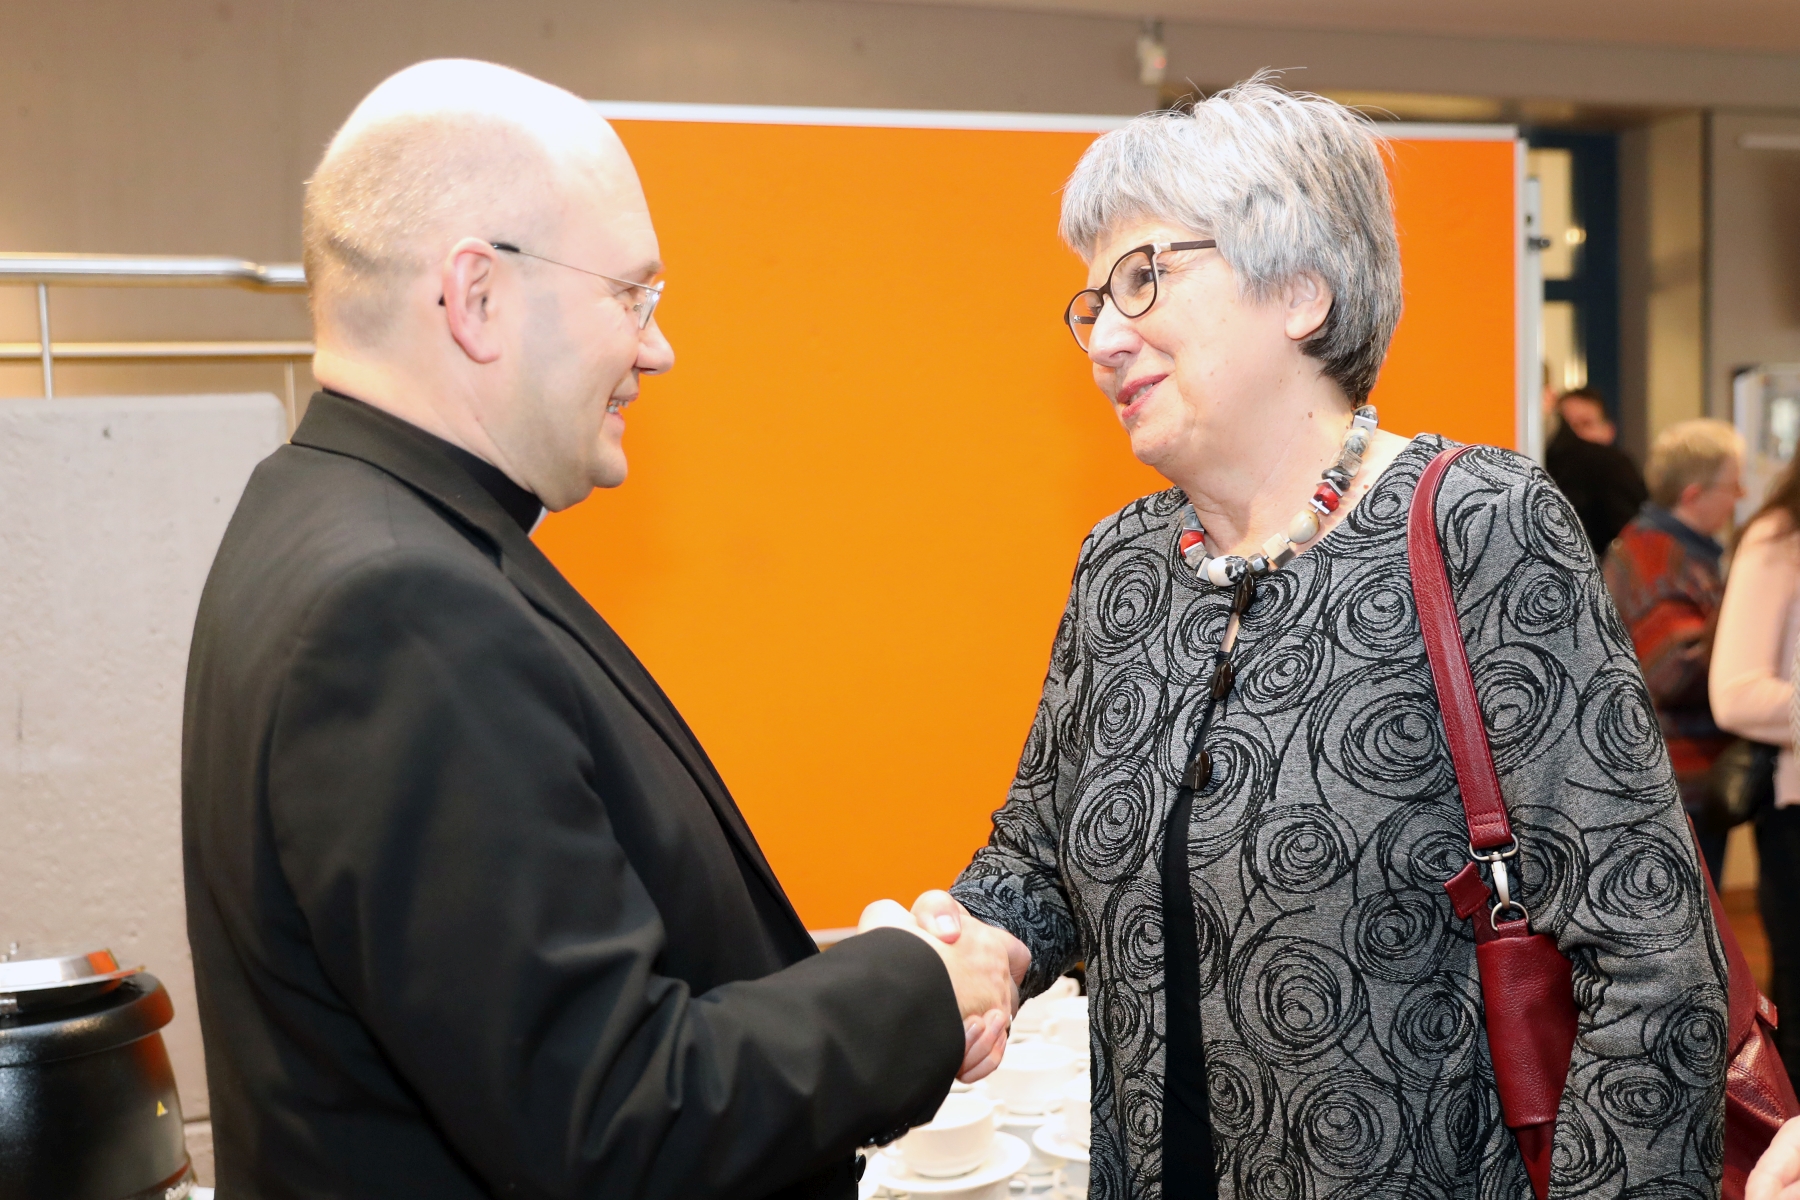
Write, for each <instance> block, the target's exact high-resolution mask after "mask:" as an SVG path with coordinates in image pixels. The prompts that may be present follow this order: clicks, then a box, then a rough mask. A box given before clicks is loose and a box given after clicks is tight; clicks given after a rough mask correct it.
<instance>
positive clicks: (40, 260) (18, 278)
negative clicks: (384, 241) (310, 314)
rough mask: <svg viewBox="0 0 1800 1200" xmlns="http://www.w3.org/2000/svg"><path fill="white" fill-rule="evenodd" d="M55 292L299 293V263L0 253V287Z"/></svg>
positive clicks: (301, 270) (302, 280) (302, 271)
mask: <svg viewBox="0 0 1800 1200" xmlns="http://www.w3.org/2000/svg"><path fill="white" fill-rule="evenodd" d="M3 284H37V285H39V286H40V287H41V286H45V285H48V284H56V285H58V286H59V287H69V286H75V287H242V288H251V289H254V290H256V291H259V292H304V291H305V290H306V270H305V268H303V267H302V266H301V265H300V264H299V263H270V264H269V265H267V266H264V265H262V264H261V263H253V262H249V261H246V260H244V259H241V258H184V257H181V256H180V255H174V254H8V253H0V285H3Z"/></svg>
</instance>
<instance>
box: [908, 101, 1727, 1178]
mask: <svg viewBox="0 0 1800 1200" xmlns="http://www.w3.org/2000/svg"><path fill="white" fill-rule="evenodd" d="M1381 156H1382V147H1381V141H1380V138H1379V137H1378V136H1377V134H1376V133H1375V132H1374V130H1373V128H1372V127H1371V125H1370V124H1369V123H1368V122H1367V121H1365V120H1364V119H1362V118H1361V117H1360V116H1358V115H1357V114H1356V113H1353V112H1351V111H1349V110H1348V109H1345V108H1343V107H1341V106H1339V105H1337V104H1335V103H1332V102H1330V101H1327V100H1324V99H1321V98H1319V97H1316V96H1306V95H1295V94H1289V93H1287V92H1284V91H1282V90H1280V89H1279V88H1277V87H1274V86H1272V85H1271V84H1270V83H1269V82H1267V80H1266V79H1265V78H1262V77H1259V78H1257V79H1253V80H1251V81H1250V82H1248V83H1246V84H1243V85H1240V86H1238V87H1235V88H1232V89H1230V90H1228V91H1225V92H1221V93H1219V94H1218V95H1216V96H1214V97H1212V98H1211V99H1209V100H1206V101H1204V102H1202V103H1200V104H1197V105H1196V106H1195V107H1194V108H1193V110H1192V111H1191V112H1174V113H1158V114H1155V115H1152V116H1146V117H1141V118H1139V119H1137V120H1134V121H1132V122H1131V123H1130V124H1129V125H1127V126H1125V127H1124V128H1122V129H1119V130H1117V131H1115V132H1113V133H1109V134H1107V135H1106V136H1104V137H1102V138H1100V139H1099V140H1098V141H1096V142H1095V144H1094V145H1093V146H1092V148H1091V149H1090V150H1089V151H1088V152H1087V154H1086V155H1085V156H1084V157H1083V158H1082V160H1081V163H1080V165H1079V166H1078V167H1077V168H1076V170H1075V174H1074V177H1073V178H1072V179H1071V180H1070V182H1069V185H1068V188H1067V190H1066V192H1065V195H1064V202H1063V223H1062V231H1063V236H1064V237H1065V238H1066V239H1067V241H1068V243H1069V244H1070V245H1071V246H1072V247H1073V248H1074V249H1075V250H1076V251H1077V252H1078V253H1079V254H1080V255H1081V256H1082V257H1083V258H1084V259H1085V260H1086V261H1087V262H1088V264H1089V274H1088V279H1089V283H1090V286H1089V287H1088V288H1087V289H1086V290H1084V291H1083V292H1081V293H1080V294H1079V295H1078V296H1076V297H1075V299H1074V301H1073V302H1072V303H1071V304H1070V306H1069V309H1068V321H1069V325H1070V328H1071V329H1072V330H1073V332H1074V334H1075V339H1076V341H1077V342H1079V344H1080V346H1081V348H1082V349H1083V350H1084V351H1085V352H1086V354H1087V356H1088V358H1089V359H1090V360H1092V363H1093V370H1094V380H1095V382H1096V383H1097V384H1098V385H1099V388H1100V390H1101V392H1103V393H1104V394H1105V396H1106V397H1107V399H1108V400H1109V401H1110V402H1111V404H1112V407H1113V411H1114V412H1115V414H1116V415H1117V416H1118V419H1119V422H1120V424H1121V425H1123V426H1124V429H1125V431H1126V434H1127V435H1128V437H1129V438H1130V442H1131V449H1132V452H1133V453H1134V454H1135V455H1136V456H1137V457H1138V458H1139V459H1141V460H1143V461H1144V462H1146V463H1148V464H1150V465H1151V466H1153V467H1155V468H1156V469H1157V470H1158V471H1159V472H1161V473H1162V475H1163V476H1165V477H1166V478H1167V479H1168V480H1169V482H1170V484H1171V485H1172V486H1171V487H1170V488H1169V489H1168V490H1167V491H1163V492H1160V493H1157V494H1155V495H1152V496H1147V497H1145V498H1143V499H1141V500H1138V501H1136V502H1134V503H1132V504H1129V505H1127V506H1126V507H1125V508H1124V509H1122V510H1121V511H1119V512H1118V513H1115V514H1114V515H1112V516H1110V517H1108V518H1106V519H1105V520H1103V521H1101V522H1100V524H1099V525H1097V526H1096V527H1095V528H1094V530H1093V532H1092V534H1090V535H1089V537H1088V538H1087V540H1086V541H1085V542H1084V543H1083V545H1082V547H1081V552H1080V556H1079V560H1078V563H1077V566H1076V569H1075V578H1074V584H1073V587H1072V589H1071V592H1070V596H1069V602H1068V607H1067V610H1066V612H1065V614H1064V616H1063V620H1062V624H1061V627H1060V629H1059V630H1058V632H1057V635H1056V640H1055V644H1054V646H1053V648H1052V651H1051V660H1050V669H1049V674H1048V677H1047V679H1046V680H1045V683H1044V690H1043V696H1042V701H1041V703H1040V705H1039V707H1038V711H1037V715H1036V718H1035V721H1034V723H1033V725H1032V728H1031V732H1030V736H1029V738H1028V740H1027V742H1026V746H1025V750H1024V754H1023V757H1022V758H1021V761H1020V764H1019V769H1018V774H1017V778H1016V779H1015V781H1014V783H1013V786H1012V790H1011V792H1010V794H1009V795H1008V797H1007V800H1006V803H1005V805H1004V807H1002V808H1001V809H1000V810H999V812H997V813H996V814H995V817H994V829H993V833H992V836H991V838H990V840H989V842H988V844H987V845H986V847H984V848H983V849H982V850H980V851H979V852H978V853H977V854H976V855H975V858H974V861H973V862H972V863H971V864H970V865H969V867H968V868H967V869H966V870H965V871H964V872H963V874H962V876H961V878H960V879H959V880H958V881H957V883H956V885H955V887H954V889H953V893H952V894H953V896H954V900H952V899H951V898H949V897H946V896H945V895H944V894H943V893H928V894H927V896H925V897H922V898H921V900H920V902H919V906H918V907H917V908H916V909H915V912H916V913H917V914H919V915H920V916H921V919H922V920H923V921H924V923H925V924H926V927H927V928H931V927H933V922H934V920H935V919H936V918H937V917H940V916H942V915H944V913H946V912H949V913H954V914H956V915H958V916H959V917H961V916H964V915H967V916H972V917H974V918H979V919H981V920H984V921H987V922H989V923H991V924H994V925H997V926H1000V927H1002V928H1004V929H1007V930H1009V931H1011V932H1012V933H1013V934H1015V935H1016V936H1018V937H1019V938H1020V939H1021V940H1023V941H1024V942H1025V943H1026V944H1027V945H1028V946H1029V947H1030V950H1031V953H1032V965H1031V970H1030V974H1029V976H1028V977H1027V980H1026V986H1025V989H1024V990H1025V992H1026V994H1027V995H1030V994H1033V993H1035V992H1038V991H1041V990H1042V989H1044V988H1045V987H1046V986H1048V984H1049V983H1050V982H1051V981H1053V980H1054V979H1056V977H1057V976H1058V975H1060V974H1061V973H1062V972H1064V971H1066V970H1067V969H1069V968H1070V966H1071V965H1073V964H1075V963H1077V962H1085V963H1086V966H1087V980H1088V986H1089V990H1090V996H1091V1005H1092V1014H1093V1020H1092V1030H1093V1034H1092V1047H1091V1049H1092V1072H1093V1114H1094V1116H1093V1119H1094V1128H1093V1152H1092V1154H1093V1159H1092V1175H1091V1178H1092V1190H1091V1195H1093V1196H1096V1197H1106V1198H1112V1197H1146V1198H1148V1197H1157V1196H1161V1197H1165V1198H1167V1200H1174V1198H1176V1197H1195V1196H1215V1195H1216V1196H1234V1197H1271V1198H1273V1197H1293V1198H1305V1200H1326V1198H1327V1197H1339V1196H1342V1197H1349V1196H1357V1197H1364V1196H1375V1195H1383V1196H1417V1197H1427V1196H1456V1197H1477V1196H1481V1197H1487V1196H1494V1197H1501V1196H1504V1197H1521V1196H1526V1195H1528V1194H1529V1191H1530V1189H1531V1187H1532V1184H1531V1182H1530V1181H1528V1178H1527V1173H1526V1169H1525V1166H1524V1162H1523V1160H1522V1157H1521V1153H1520V1151H1519V1149H1518V1148H1517V1146H1516V1145H1515V1140H1514V1137H1513V1136H1512V1134H1511V1133H1509V1131H1508V1129H1507V1128H1506V1127H1505V1126H1504V1125H1503V1124H1502V1121H1501V1111H1500V1105H1499V1101H1498V1096H1497V1094H1496V1089H1495V1082H1494V1073H1493V1068H1492V1065H1491V1056H1490V1052H1489V1046H1488V1041H1487V1038H1486V1037H1485V1035H1484V1032H1483V1029H1484V1026H1483V1006H1482V1000H1481V996H1482V993H1481V988H1480V983H1479V978H1478V974H1477V969H1476V958H1475V952H1474V944H1473V941H1472V935H1471V925H1470V922H1468V921H1466V920H1464V919H1462V918H1459V917H1458V915H1457V913H1456V910H1455V908H1454V907H1453V905H1452V902H1451V899H1450V897H1449V895H1447V894H1446V891H1445V886H1444V885H1445V882H1446V881H1447V880H1449V879H1451V877H1453V876H1457V875H1458V874H1459V871H1461V870H1462V869H1463V868H1465V867H1467V866H1468V864H1469V861H1470V855H1471V851H1470V848H1469V841H1470V835H1469V831H1468V828H1467V826H1466V824H1465V818H1464V813H1463V810H1462V808H1461V805H1460V800H1459V793H1458V790H1457V786H1456V777H1455V775H1454V773H1453V770H1452V766H1451V760H1450V758H1449V756H1448V753H1447V750H1446V742H1445V735H1444V732H1443V727H1442V724H1441V722H1440V717H1439V709H1438V702H1437V697H1436V693H1435V692H1434V689H1433V684H1432V677H1431V674H1430V672H1429V669H1428V665H1427V659H1426V650H1425V646H1424V643H1423V640H1422V635H1421V633H1420V626H1419V620H1418V615H1417V612H1416V610H1415V608H1414V603H1413V594H1412V591H1411V587H1410V579H1409V571H1408V557H1407V539H1406V515H1407V509H1408V503H1409V501H1410V500H1411V498H1412V494H1413V490H1414V487H1415V485H1416V484H1417V483H1418V481H1419V479H1420V475H1421V473H1422V471H1423V470H1424V468H1425V466H1426V464H1427V463H1429V462H1431V460H1432V459H1433V458H1434V456H1436V455H1437V454H1438V453H1439V451H1441V450H1443V449H1444V448H1445V447H1446V446H1448V445H1450V444H1451V443H1449V442H1447V441H1446V440H1445V439H1444V438H1441V437H1437V436H1434V435H1421V436H1419V437H1417V438H1414V439H1412V440H1410V441H1408V440H1405V439H1402V438H1400V437H1398V436H1395V435H1394V434H1392V433H1388V432H1386V431H1383V430H1381V429H1379V428H1378V422H1377V415H1376V412H1375V410H1374V409H1373V408H1372V407H1370V406H1369V404H1368V400H1369V392H1370V389H1371V388H1372V387H1373V386H1374V383H1375V379H1376V375H1377V373H1378V371H1379V370H1380V367H1381V363H1382V359H1383V357H1384V355H1385V353H1386V350H1387V346H1388V341H1389V338H1390V336H1391V335H1392V333H1393V330H1394V326H1395V324H1396V322H1397V321H1398V320H1399V316H1400V300H1401V286H1400V263H1399V253H1398V248H1397V243H1396V236H1395V228H1394V218H1393V213H1392V205H1391V200H1390V197H1389V191H1388V185H1387V180H1386V175H1385V172H1384V170H1383V164H1382V157H1381ZM1445 382H1446V403H1452V404H1453V403H1455V399H1454V394H1453V393H1452V392H1450V391H1449V387H1450V385H1451V384H1452V382H1453V381H1449V380H1446V381H1445ZM1437 520H1438V529H1439V533H1440V536H1441V538H1442V540H1443V543H1444V546H1445V558H1446V559H1447V560H1448V564H1449V573H1450V579H1451V583H1452V587H1453V591H1454V594H1455V599H1456V602H1457V605H1458V611H1459V613H1460V616H1461V624H1462V631H1463V634H1464V637H1465V641H1466V643H1467V648H1468V651H1469V658H1470V661H1471V665H1472V667H1473V671H1474V677H1475V680H1476V685H1477V692H1478V696H1479V700H1480V702H1481V708H1482V711H1483V714H1484V716H1485V721H1486V724H1487V728H1488V734H1489V738H1490V741H1491V744H1492V750H1493V756H1494V759H1495V765H1496V767H1497V768H1498V773H1499V778H1500V782H1501V787H1502V791H1503V793H1504V798H1505V801H1506V806H1507V808H1508V809H1509V811H1510V815H1511V820H1512V823H1513V829H1514V830H1515V831H1516V834H1517V850H1518V857H1516V858H1514V859H1512V860H1511V861H1512V863H1513V872H1514V875H1515V877H1516V876H1517V875H1518V874H1522V875H1523V883H1522V886H1518V887H1515V889H1514V891H1513V892H1512V899H1513V900H1514V901H1519V902H1522V904H1523V906H1524V907H1525V909H1526V910H1528V913H1529V922H1530V926H1531V929H1532V931H1533V932H1536V933H1547V934H1549V935H1551V936H1553V938H1554V939H1555V942H1556V944H1557V946H1558V947H1559V948H1560V949H1561V950H1562V952H1563V953H1564V954H1566V955H1567V956H1568V957H1569V958H1570V959H1571V960H1572V961H1573V964H1574V968H1573V969H1574V994H1575V1002H1576V1007H1577V1008H1578V1010H1579V1034H1578V1037H1577V1040H1576V1044H1575V1047H1574V1051H1573V1060H1572V1062H1571V1063H1570V1065H1569V1068H1568V1075H1567V1085H1566V1088H1565V1089H1564V1091H1563V1099H1562V1104H1561V1109H1560V1114H1559V1116H1558V1117H1557V1120H1556V1123H1555V1134H1554V1155H1553V1162H1554V1169H1553V1173H1552V1174H1551V1176H1550V1179H1549V1186H1550V1188H1551V1190H1552V1191H1553V1192H1554V1193H1555V1194H1557V1195H1564V1196H1575V1195H1581V1196H1595V1197H1599V1196H1624V1195H1633V1196H1652V1195H1654V1196H1658V1197H1677V1196H1696V1197H1698V1196H1704V1195H1711V1194H1716V1192H1715V1190H1714V1189H1716V1188H1717V1186H1718V1180H1719V1175H1720V1161H1721V1153H1722V1151H1721V1136H1722V1135H1721V1130H1722V1112H1723V1096H1724V1090H1723V1089H1724V1037H1725V993H1724V978H1725V975H1724V966H1723V959H1722V956H1721V951H1720V948H1719V946H1718V943H1717V939H1716V936H1715V935H1714V933H1713V932H1712V927H1711V924H1710V920H1709V918H1708V915H1707V900H1706V894H1705V890H1704V888H1703V885H1702V882H1701V878H1700V875H1699V871H1698V868H1697V865H1696V860H1695V855H1694V849H1693V845H1692V843H1691V841H1690V840H1689V837H1688V831H1687V828H1686V825H1685V823H1684V821H1683V817H1682V811H1681V806H1680V803H1679V800H1678V796H1677V793H1676V788H1675V782H1674V779H1673V777H1672V775H1671V773H1670V768H1669V759H1668V756H1667V754H1666V752H1665V751H1664V748H1663V744H1662V741H1661V739H1660V737H1659V736H1658V734H1657V726H1656V719H1655V716H1654V711H1653V709H1652V706H1651V703H1650V698H1649V696H1648V694H1647V693H1646V691H1645V688H1644V683H1643V678H1642V676H1641V675H1640V673H1639V670H1638V666H1637V661H1636V658H1635V657H1634V655H1633V653H1632V647H1631V641H1630V638H1629V637H1628V636H1627V635H1626V633H1625V631H1624V629H1623V628H1622V627H1621V624H1620V621H1619V618H1618V614H1617V613H1616V612H1615V611H1614V609H1613V606H1612V603H1611V602H1610V601H1609V600H1608V598H1607V593H1606V589H1605V587H1604V585H1603V584H1602V582H1601V579H1600V576H1599V573H1598V571H1597V570H1596V569H1595V564H1594V560H1593V556H1592V555H1591V553H1590V552H1589V550H1588V547H1587V545H1586V542H1585V540H1584V538H1583V535H1582V531H1581V527H1580V526H1579V525H1578V524H1577V523H1576V520H1575V517H1574V514H1573V513H1572V512H1571V511H1570V508H1569V506H1568V504H1567V503H1566V502H1565V501H1564V500H1563V499H1562V497H1561V495H1560V494H1559V493H1558V492H1557V490H1556V488H1555V486H1554V485H1553V484H1551V483H1550V481H1549V479H1548V478H1547V477H1546V476H1545V475H1544V474H1543V472H1542V471H1540V470H1539V469H1538V468H1537V467H1536V466H1535V465H1533V464H1532V463H1531V462H1529V461H1528V460H1526V459H1524V458H1521V457H1520V456H1518V455H1516V454H1512V453H1509V452H1506V451H1502V450H1496V449H1492V448H1488V447H1482V448H1477V449H1475V450H1473V451H1471V452H1469V453H1467V454H1465V455H1464V456H1463V457H1461V458H1460V459H1458V460H1457V461H1456V462H1455V463H1454V464H1453V465H1452V466H1451V467H1450V468H1449V470H1448V472H1447V473H1446V474H1445V475H1444V477H1443V482H1442V488H1441V491H1440V492H1439V496H1438V508H1437ZM1496 874H1497V873H1496ZM958 902H960V905H961V906H963V907H962V908H960V909H959V908H958V907H957V903H958ZM1505 1049H1506V1048H1505V1047H1500V1048H1499V1052H1504V1051H1505Z"/></svg>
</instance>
